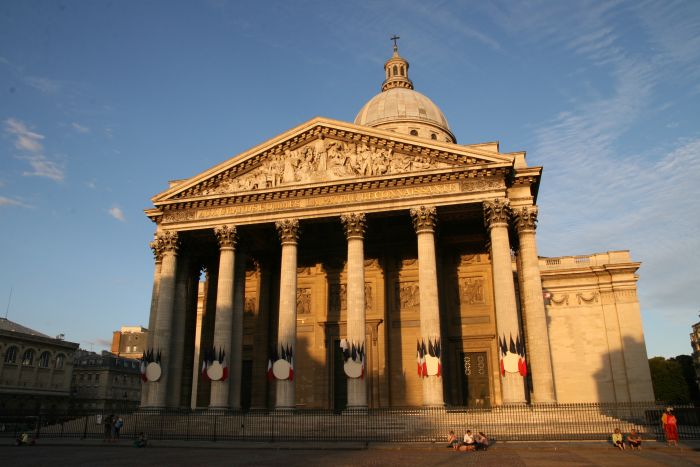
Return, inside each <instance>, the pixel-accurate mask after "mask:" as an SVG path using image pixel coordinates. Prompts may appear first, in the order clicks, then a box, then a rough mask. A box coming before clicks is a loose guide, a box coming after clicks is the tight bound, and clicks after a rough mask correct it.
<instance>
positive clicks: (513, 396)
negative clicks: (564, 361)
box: [484, 198, 556, 404]
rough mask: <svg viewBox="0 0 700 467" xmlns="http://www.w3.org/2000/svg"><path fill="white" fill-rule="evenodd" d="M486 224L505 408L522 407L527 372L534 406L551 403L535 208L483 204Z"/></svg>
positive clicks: (500, 202) (499, 201) (502, 202)
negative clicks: (514, 243)
mask: <svg viewBox="0 0 700 467" xmlns="http://www.w3.org/2000/svg"><path fill="white" fill-rule="evenodd" d="M511 219H514V220H515V222H514V223H515V228H516V230H517V232H518V240H519V245H518V246H519V248H518V251H519V265H520V267H521V270H520V271H518V272H519V275H520V277H521V283H522V286H521V289H522V290H521V299H522V300H521V305H522V308H523V313H524V315H525V323H526V332H527V335H528V345H529V348H528V349H527V352H526V349H525V338H524V336H523V334H522V333H521V331H520V320H519V317H518V309H517V304H516V298H515V284H514V281H513V267H512V260H511V255H510V239H509V237H508V228H509V224H510V221H511ZM484 222H485V225H486V228H487V229H488V231H489V238H490V244H491V248H490V254H491V263H492V274H493V287H494V299H495V306H496V327H497V334H498V337H497V339H498V349H499V364H500V374H501V392H502V398H503V403H505V404H520V403H525V402H526V384H525V378H526V376H527V374H528V372H530V373H531V378H532V386H533V388H532V389H533V394H532V397H533V402H555V401H556V397H555V394H554V381H553V375H552V363H551V353H550V348H549V336H548V331H547V321H546V316H545V310H544V299H543V296H542V283H541V279H540V272H539V260H538V256H537V245H536V241H535V225H536V222H537V208H536V207H534V206H526V207H521V208H518V209H516V210H515V212H513V211H512V210H511V208H510V204H509V201H508V200H507V199H505V198H499V199H494V200H492V201H485V202H484Z"/></svg>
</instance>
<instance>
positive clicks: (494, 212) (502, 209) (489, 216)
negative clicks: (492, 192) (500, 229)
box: [484, 198, 510, 230]
mask: <svg viewBox="0 0 700 467" xmlns="http://www.w3.org/2000/svg"><path fill="white" fill-rule="evenodd" d="M509 218H510V201H508V199H507V198H496V199H494V200H492V201H484V225H486V228H487V229H488V230H491V228H493V227H494V226H496V225H499V224H505V225H506V226H507V225H508V219H509Z"/></svg>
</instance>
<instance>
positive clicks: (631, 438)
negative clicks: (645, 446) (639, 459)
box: [627, 429, 642, 451]
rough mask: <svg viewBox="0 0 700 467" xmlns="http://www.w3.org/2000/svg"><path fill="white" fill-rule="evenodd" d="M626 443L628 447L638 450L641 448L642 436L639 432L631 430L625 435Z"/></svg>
mask: <svg viewBox="0 0 700 467" xmlns="http://www.w3.org/2000/svg"><path fill="white" fill-rule="evenodd" d="M627 444H629V445H630V448H632V449H636V450H638V451H641V450H642V437H641V436H640V435H639V432H638V431H637V430H634V429H633V430H631V431H630V434H629V435H627Z"/></svg>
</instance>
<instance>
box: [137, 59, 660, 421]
mask: <svg viewBox="0 0 700 467" xmlns="http://www.w3.org/2000/svg"><path fill="white" fill-rule="evenodd" d="M384 69H385V80H384V82H383V84H382V88H381V92H380V93H379V94H377V95H376V96H375V97H373V98H372V99H370V101H369V102H367V103H366V104H365V105H364V107H362V109H361V110H360V111H359V113H358V114H357V117H356V118H355V121H354V122H353V123H347V122H341V121H336V120H331V119H327V118H314V119H312V120H310V121H308V122H305V123H302V124H301V125H299V126H297V127H295V128H292V129H290V130H289V131H287V132H285V133H283V134H281V135H279V136H276V137H274V138H272V139H270V140H268V141H266V142H264V143H262V144H260V145H259V146H256V147H254V148H252V149H250V150H248V151H245V152H243V153H241V154H239V155H236V156H235V157H232V158H231V159H229V160H226V161H224V162H222V163H221V164H219V165H217V166H215V167H212V168H210V169H209V170H206V171H205V172H202V173H200V174H197V175H194V176H193V177H191V178H188V179H185V180H177V181H173V182H170V186H169V187H168V189H167V190H165V191H163V192H162V193H159V194H157V195H156V196H155V197H153V198H152V202H153V207H152V208H151V209H148V210H146V214H147V216H148V217H149V218H150V219H151V220H152V221H153V222H154V223H155V224H156V226H157V227H156V233H155V239H154V240H153V242H152V243H151V247H152V249H153V252H154V255H155V274H154V283H153V298H152V303H151V313H150V321H149V326H148V329H149V330H151V331H152V332H151V333H150V335H149V343H148V349H149V350H150V351H151V353H150V355H149V358H148V361H147V362H146V363H148V364H149V371H148V375H147V378H145V379H147V382H146V383H144V385H143V388H144V389H143V392H142V402H141V405H142V407H144V408H164V407H193V408H195V407H197V408H212V409H227V408H230V409H238V408H247V407H254V408H255V407H267V408H278V409H291V408H327V409H336V410H342V409H345V408H375V407H406V406H445V405H451V406H467V407H488V406H494V405H501V404H525V403H554V402H628V401H648V400H653V393H652V389H651V379H650V375H649V367H648V364H647V356H646V349H645V344H644V336H643V331H642V325H641V318H640V310H639V303H638V301H637V296H636V282H637V276H636V271H637V269H638V267H639V266H640V263H637V262H633V261H632V260H631V258H630V256H629V253H628V252H626V251H618V252H608V253H603V254H596V255H590V256H572V257H561V258H540V257H539V256H538V253H537V236H536V232H537V230H536V225H537V214H538V207H537V195H538V188H539V184H540V178H541V173H542V167H538V166H529V165H528V163H527V161H526V158H525V153H524V152H516V153H502V152H500V150H499V145H498V143H480V144H467V145H464V144H458V143H457V140H456V138H455V135H454V134H453V133H452V131H451V130H450V128H449V126H448V123H447V119H446V118H445V116H444V115H443V113H442V112H441V111H440V109H439V108H438V107H437V106H436V105H435V104H434V103H433V102H432V101H431V100H430V99H428V98H427V97H426V96H424V95H422V94H420V93H418V92H417V91H415V90H414V88H413V83H412V82H411V80H410V79H409V74H408V69H409V64H408V62H407V61H406V60H405V59H404V58H402V57H401V56H400V55H399V54H398V50H397V48H396V46H395V47H394V53H393V56H392V57H391V58H389V60H388V61H387V62H386V64H385V65H384ZM200 278H204V280H203V281H200ZM151 367H153V368H152V370H153V371H151ZM156 367H157V368H156Z"/></svg>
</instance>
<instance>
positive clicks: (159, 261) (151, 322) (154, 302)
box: [141, 242, 163, 407]
mask: <svg viewBox="0 0 700 467" xmlns="http://www.w3.org/2000/svg"><path fill="white" fill-rule="evenodd" d="M150 246H151V248H152V249H153V255H154V256H155V270H154V271H153V289H152V292H151V312H150V314H149V317H148V338H147V340H146V349H151V348H153V337H154V334H155V326H156V312H157V310H156V307H157V306H158V286H159V285H160V270H161V267H162V266H163V257H162V256H161V252H160V251H159V250H157V249H156V247H157V245H156V242H152V243H151V245H150ZM149 388H150V385H148V384H142V385H141V406H142V407H145V406H147V405H148V390H149Z"/></svg>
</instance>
